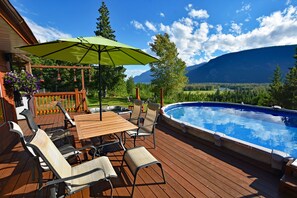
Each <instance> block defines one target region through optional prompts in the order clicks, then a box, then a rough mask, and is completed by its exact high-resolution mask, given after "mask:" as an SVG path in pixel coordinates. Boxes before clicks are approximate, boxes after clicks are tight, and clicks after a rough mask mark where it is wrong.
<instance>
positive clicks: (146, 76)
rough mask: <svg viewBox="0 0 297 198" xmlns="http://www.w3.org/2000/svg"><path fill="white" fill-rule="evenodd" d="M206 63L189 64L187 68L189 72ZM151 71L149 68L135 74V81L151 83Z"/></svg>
mask: <svg viewBox="0 0 297 198" xmlns="http://www.w3.org/2000/svg"><path fill="white" fill-rule="evenodd" d="M204 64H205V63H200V64H198V65H193V66H189V67H187V68H186V70H187V72H189V71H192V70H194V69H197V68H198V67H201V66H202V65H204ZM151 74H152V73H151V71H150V70H148V71H146V72H143V73H142V74H140V75H138V76H135V77H134V82H135V83H150V82H151V80H152V79H153V78H152V77H151Z"/></svg>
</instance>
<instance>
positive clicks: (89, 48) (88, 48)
mask: <svg viewBox="0 0 297 198" xmlns="http://www.w3.org/2000/svg"><path fill="white" fill-rule="evenodd" d="M83 46H84V47H86V49H87V51H86V53H85V54H84V55H83V56H82V57H81V59H80V60H79V61H78V62H79V63H80V62H81V61H82V60H83V59H84V58H85V56H86V55H87V54H88V53H89V51H90V50H91V49H92V47H93V45H91V47H87V46H86V45H83Z"/></svg>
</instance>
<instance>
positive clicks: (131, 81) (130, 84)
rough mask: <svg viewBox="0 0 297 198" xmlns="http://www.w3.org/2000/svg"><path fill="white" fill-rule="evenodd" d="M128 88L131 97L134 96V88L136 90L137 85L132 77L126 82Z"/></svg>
mask: <svg viewBox="0 0 297 198" xmlns="http://www.w3.org/2000/svg"><path fill="white" fill-rule="evenodd" d="M126 87H127V93H128V94H129V95H132V94H133V91H134V88H135V84H134V79H133V77H132V76H130V77H129V78H128V79H127V81H126Z"/></svg>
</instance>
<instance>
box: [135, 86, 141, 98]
mask: <svg viewBox="0 0 297 198" xmlns="http://www.w3.org/2000/svg"><path fill="white" fill-rule="evenodd" d="M135 89H136V99H138V100H140V94H139V88H138V87H136V88H135Z"/></svg>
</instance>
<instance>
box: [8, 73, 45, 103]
mask: <svg viewBox="0 0 297 198" xmlns="http://www.w3.org/2000/svg"><path fill="white" fill-rule="evenodd" d="M4 86H5V89H6V94H7V95H8V96H9V97H14V100H15V104H16V106H17V107H18V106H22V105H23V104H22V98H21V94H24V95H26V96H27V98H30V97H32V96H33V94H34V93H36V92H37V91H38V90H39V82H38V80H37V78H36V77H35V76H33V75H32V74H30V73H28V72H27V71H24V70H22V71H21V72H16V71H15V72H13V71H11V72H7V73H6V75H5V76H4Z"/></svg>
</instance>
